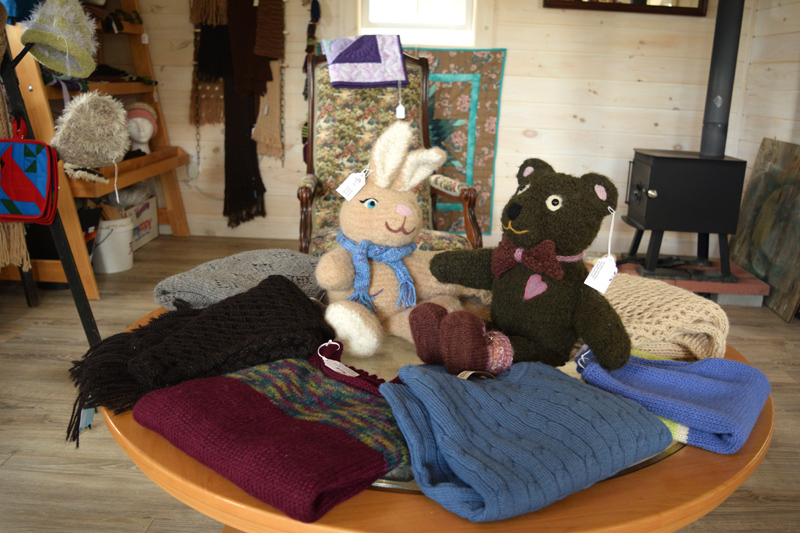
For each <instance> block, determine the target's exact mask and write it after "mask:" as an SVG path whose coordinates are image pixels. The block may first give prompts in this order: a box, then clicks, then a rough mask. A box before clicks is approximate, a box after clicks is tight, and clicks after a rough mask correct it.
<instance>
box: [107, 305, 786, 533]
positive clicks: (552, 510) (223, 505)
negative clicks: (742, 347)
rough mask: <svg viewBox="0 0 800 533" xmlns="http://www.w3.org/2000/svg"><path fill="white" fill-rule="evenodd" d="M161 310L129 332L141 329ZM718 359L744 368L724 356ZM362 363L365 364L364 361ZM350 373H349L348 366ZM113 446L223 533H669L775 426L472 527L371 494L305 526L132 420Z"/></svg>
mask: <svg viewBox="0 0 800 533" xmlns="http://www.w3.org/2000/svg"><path fill="white" fill-rule="evenodd" d="M163 311H164V310H163V309H161V310H158V311H155V312H153V313H151V314H150V315H148V316H147V317H144V318H143V319H142V320H140V321H139V322H137V323H136V324H134V326H132V327H136V326H138V325H140V324H144V323H147V322H148V321H149V320H150V319H151V318H152V317H153V316H156V315H157V314H159V313H161V312H163ZM725 357H726V358H728V359H733V360H737V361H742V362H747V361H746V360H745V359H744V357H742V355H741V354H740V353H739V352H737V351H736V350H735V349H733V348H731V347H730V346H729V347H728V349H727V351H726V353H725ZM362 361H366V360H362ZM351 364H352V363H351ZM102 413H103V417H104V418H105V421H106V425H107V427H108V429H109V431H110V432H111V434H112V435H113V436H114V439H116V441H117V443H118V444H119V445H120V446H121V447H122V449H123V450H125V452H126V453H127V454H128V455H129V456H130V457H131V459H133V462H134V463H136V465H137V466H138V467H139V468H140V469H141V470H142V472H144V473H145V474H146V475H147V476H148V477H149V478H150V479H151V480H153V481H154V482H155V483H156V484H158V485H159V486H160V487H161V488H163V489H164V490H165V491H167V492H168V493H170V494H171V495H173V496H174V497H176V498H177V499H179V500H180V501H182V502H183V503H185V504H187V505H189V506H191V507H193V508H194V509H197V510H198V511H200V512H201V513H204V514H206V515H208V516H210V517H211V518H213V519H215V520H218V521H220V522H222V523H224V524H226V526H225V528H224V529H223V532H225V533H235V532H236V531H244V532H267V531H269V532H274V531H292V532H298V531H315V532H320V531H330V532H333V531H336V532H342V531H348V532H380V533H385V532H393V531H397V532H403V533H405V532H407V531H409V530H412V531H437V532H440V531H441V532H448V531H452V532H459V533H461V532H470V531H502V532H513V531H538V530H541V531H571V532H573V531H575V532H577V531H608V530H624V531H642V532H648V533H650V532H655V531H674V530H676V529H679V528H681V527H683V526H685V525H687V524H690V523H691V522H693V521H695V520H697V519H699V518H700V517H702V516H703V515H705V514H706V513H708V512H709V511H711V510H712V509H714V508H715V507H716V506H717V505H719V504H720V503H722V502H723V501H724V500H725V499H726V498H727V497H728V496H730V494H732V493H733V492H734V491H735V490H736V489H737V488H738V487H739V485H741V484H742V483H743V482H744V480H746V479H747V478H748V477H749V476H750V475H751V474H752V473H753V471H754V470H755V469H756V467H757V466H758V464H759V463H760V462H761V460H762V459H763V458H764V455H765V454H766V451H767V448H768V447H769V443H770V439H771V438H772V430H773V425H774V421H775V411H774V407H773V404H772V398H768V399H767V402H766V404H765V406H764V409H763V411H762V412H761V415H760V416H759V418H758V421H757V422H756V425H755V427H754V428H753V430H752V432H751V434H750V438H749V439H748V441H747V443H746V444H745V445H744V446H743V447H742V449H741V450H739V451H738V452H737V453H735V454H732V455H720V454H716V453H712V452H708V451H705V450H702V449H700V448H695V447H692V446H685V447H684V448H682V449H680V450H679V451H677V452H676V453H674V454H672V455H670V456H669V457H667V458H666V459H663V460H661V461H659V462H657V463H655V464H652V465H649V466H647V467H646V468H642V469H640V470H637V471H634V472H632V473H629V474H625V475H623V476H619V477H615V478H612V479H608V480H605V481H601V482H599V483H596V484H594V485H593V486H591V487H589V488H588V489H585V490H582V491H580V492H577V493H574V494H572V495H570V496H568V497H566V498H564V499H562V500H560V501H557V502H555V503H553V504H551V505H549V506H548V507H545V508H543V509H540V510H539V511H536V512H534V513H529V514H526V515H523V516H518V517H515V518H512V519H509V520H503V521H499V522H490V523H483V524H475V523H472V522H469V521H468V520H465V519H462V518H460V517H458V516H457V515H455V514H453V513H451V512H449V511H447V510H445V509H444V508H442V507H441V506H440V505H439V504H438V503H436V502H435V501H433V500H431V499H429V498H427V497H426V496H424V495H422V494H418V493H413V492H398V491H387V490H378V489H370V490H366V491H364V492H362V493H360V494H358V495H357V496H355V497H353V498H351V499H350V500H347V501H346V502H344V503H342V504H340V505H338V506H337V507H335V508H333V509H332V510H331V511H329V512H328V513H327V514H326V515H325V516H323V517H322V518H321V519H320V520H318V521H317V522H314V523H311V524H306V523H302V522H298V521H296V520H293V519H291V518H289V517H287V516H286V515H284V514H283V513H282V512H280V511H278V510H276V509H274V508H272V507H270V506H268V505H266V504H265V503H263V502H261V501H259V500H257V499H255V498H253V497H252V496H250V495H248V494H247V493H245V492H244V491H243V490H241V489H240V488H238V487H237V486H236V485H234V484H233V483H231V482H230V481H228V480H226V479H225V478H223V477H222V476H220V475H218V474H216V473H215V472H214V471H212V470H211V469H209V468H207V467H205V466H203V465H202V464H200V463H199V462H197V461H196V460H194V459H192V458H191V457H189V456H188V455H186V454H185V453H183V452H181V451H180V450H178V449H177V448H175V447H174V446H172V445H171V444H170V443H169V442H167V441H166V440H165V439H164V438H163V437H161V436H160V435H158V434H156V433H154V432H152V431H150V430H148V429H145V428H143V427H142V426H140V425H139V424H137V423H136V422H135V421H134V420H133V417H132V415H131V413H130V412H127V413H123V414H120V415H114V414H113V413H110V412H108V411H106V410H105V409H103V410H102Z"/></svg>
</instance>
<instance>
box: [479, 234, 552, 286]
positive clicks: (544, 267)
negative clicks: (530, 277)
mask: <svg viewBox="0 0 800 533" xmlns="http://www.w3.org/2000/svg"><path fill="white" fill-rule="evenodd" d="M559 259H560V258H559V256H558V255H556V243H555V242H553V241H551V240H546V241H542V242H540V243H539V244H537V245H536V246H534V247H533V248H528V249H525V248H519V247H518V246H517V245H516V244H514V243H513V242H511V241H510V240H509V239H507V238H506V237H503V239H502V240H501V241H500V244H499V245H498V246H497V248H495V249H494V252H493V253H492V274H494V275H495V277H498V278H499V277H501V276H502V275H503V274H505V273H506V272H507V271H509V270H511V269H512V268H513V267H515V266H516V265H517V264H519V263H522V264H523V265H525V267H526V268H527V269H528V270H530V271H532V272H537V273H539V274H544V275H546V276H550V277H551V278H553V279H561V278H562V277H563V276H564V271H563V270H562V269H561V265H560V264H559Z"/></svg>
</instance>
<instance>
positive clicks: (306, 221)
mask: <svg viewBox="0 0 800 533" xmlns="http://www.w3.org/2000/svg"><path fill="white" fill-rule="evenodd" d="M316 190H317V177H316V176H314V175H313V174H306V175H305V176H304V177H303V179H301V180H300V183H299V184H298V186H297V199H298V200H300V242H299V250H300V252H301V253H304V254H307V253H308V250H309V248H310V247H311V227H312V221H311V205H312V204H313V202H314V193H315V192H316Z"/></svg>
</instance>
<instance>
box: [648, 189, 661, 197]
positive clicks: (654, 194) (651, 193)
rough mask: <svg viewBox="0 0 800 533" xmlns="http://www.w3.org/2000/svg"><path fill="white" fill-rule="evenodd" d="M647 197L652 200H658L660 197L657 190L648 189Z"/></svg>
mask: <svg viewBox="0 0 800 533" xmlns="http://www.w3.org/2000/svg"><path fill="white" fill-rule="evenodd" d="M647 196H649V197H650V198H657V197H658V191H657V190H655V189H648V190H647Z"/></svg>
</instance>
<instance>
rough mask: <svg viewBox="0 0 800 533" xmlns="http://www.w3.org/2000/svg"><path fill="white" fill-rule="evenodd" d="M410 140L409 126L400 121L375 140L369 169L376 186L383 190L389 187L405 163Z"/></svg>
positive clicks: (410, 131)
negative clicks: (373, 176)
mask: <svg viewBox="0 0 800 533" xmlns="http://www.w3.org/2000/svg"><path fill="white" fill-rule="evenodd" d="M412 138H413V132H412V130H411V124H409V123H408V122H403V121H400V120H398V121H397V122H395V123H394V124H392V125H391V126H389V127H388V128H386V130H384V132H383V133H381V135H380V137H378V138H377V140H376V141H375V144H373V145H372V152H370V157H369V167H370V168H371V169H372V170H374V171H375V184H376V185H378V186H379V187H382V188H384V189H386V188H388V187H389V185H390V184H391V183H392V181H393V180H394V178H395V175H396V174H397V171H398V170H400V167H401V166H402V164H403V161H405V158H406V155H407V154H408V147H409V146H410V145H411V140H412Z"/></svg>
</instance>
